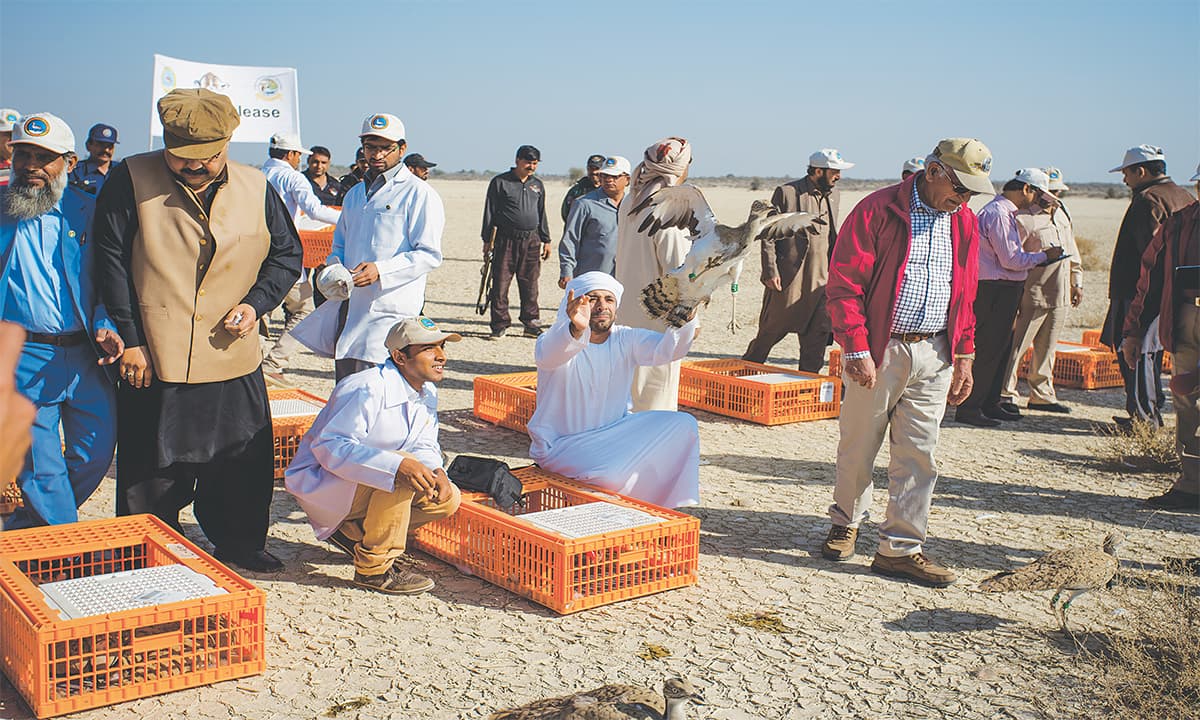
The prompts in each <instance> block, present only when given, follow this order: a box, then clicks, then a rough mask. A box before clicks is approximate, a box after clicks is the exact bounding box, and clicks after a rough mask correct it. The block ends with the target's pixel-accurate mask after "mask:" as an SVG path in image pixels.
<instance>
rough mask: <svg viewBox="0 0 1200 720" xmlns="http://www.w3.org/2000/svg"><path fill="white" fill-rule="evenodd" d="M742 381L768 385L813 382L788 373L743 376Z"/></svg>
mask: <svg viewBox="0 0 1200 720" xmlns="http://www.w3.org/2000/svg"><path fill="white" fill-rule="evenodd" d="M741 379H742V380H753V381H754V382H760V383H767V384H768V385H778V384H779V383H789V382H800V381H802V380H811V379H812V378H806V377H803V376H801V375H790V374H788V373H763V374H762V375H743V376H742V377H741Z"/></svg>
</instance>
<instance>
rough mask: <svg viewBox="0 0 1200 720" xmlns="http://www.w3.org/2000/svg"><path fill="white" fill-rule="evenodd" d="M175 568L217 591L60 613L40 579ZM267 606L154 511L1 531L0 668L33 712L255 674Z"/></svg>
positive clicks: (42, 714) (261, 666) (261, 665)
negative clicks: (79, 613) (64, 616)
mask: <svg viewBox="0 0 1200 720" xmlns="http://www.w3.org/2000/svg"><path fill="white" fill-rule="evenodd" d="M175 565H178V566H183V568H185V569H186V571H191V572H194V573H196V574H198V575H200V576H203V577H205V578H207V580H208V582H209V583H211V586H212V591H213V592H214V593H217V594H211V595H208V596H206V597H195V598H193V599H185V600H179V601H176V602H170V601H162V602H160V603H159V604H155V605H147V606H144V607H134V608H132V609H126V610H118V611H109V612H104V613H103V614H88V615H85V616H82V617H76V618H75V619H70V620H64V619H62V614H60V611H58V610H55V609H53V608H52V607H51V605H50V603H49V602H48V600H47V598H48V597H49V596H48V595H47V594H45V593H44V592H43V590H42V589H41V588H40V586H42V585H44V584H45V583H52V582H57V581H62V580H79V579H83V578H96V579H97V580H98V581H99V580H104V579H112V578H115V577H119V576H114V575H112V574H113V573H122V572H138V571H144V570H145V569H148V568H155V567H162V566H175ZM164 569H165V568H164ZM96 576H105V577H104V578H99V577H96ZM145 590H146V592H151V591H154V590H156V588H155V587H147V588H146V589H145ZM97 602H98V603H99V604H104V602H105V601H104V600H103V599H101V600H99V601H97ZM265 607H266V596H265V595H264V594H263V592H262V591H261V590H259V589H258V588H256V587H254V586H253V585H251V584H250V583H249V582H247V581H246V580H244V579H243V578H242V577H240V576H239V575H237V574H236V573H234V572H233V571H232V570H230V569H229V568H227V567H225V566H224V565H222V564H221V563H219V562H217V561H216V560H214V559H213V558H212V557H210V556H209V555H208V554H206V553H205V552H204V551H203V550H201V549H200V548H198V547H197V546H195V545H193V544H192V543H191V541H189V540H187V539H186V538H184V537H183V536H182V535H180V534H178V533H176V532H175V531H174V530H172V529H171V528H170V527H168V526H167V524H166V523H164V522H163V521H161V520H159V519H158V518H156V517H153V516H151V515H132V516H127V517H119V518H114V519H109V520H94V521H91V522H81V523H72V524H69V525H55V526H53V527H41V528H31V529H28V530H10V531H7V532H3V533H0V669H2V670H3V671H4V674H5V675H6V676H8V679H9V681H10V682H12V684H13V687H15V688H16V689H17V691H18V692H19V693H20V694H21V696H22V697H24V698H25V701H26V702H27V703H29V706H30V707H31V708H33V712H34V714H36V715H37V717H39V718H46V717H53V716H55V715H62V714H65V713H73V712H78V711H80V710H86V709H88V708H95V707H100V706H103V705H111V704H113V703H117V702H122V701H125V700H133V699H136V698H141V697H147V696H150V695H158V694H161V693H165V692H171V691H173V690H179V689H182V688H190V687H196V686H198V685H208V684H210V683H214V682H219V681H221V680H228V679H230V678H239V677H245V676H247V675H256V674H258V673H261V672H262V671H263V670H265V669H266V653H265Z"/></svg>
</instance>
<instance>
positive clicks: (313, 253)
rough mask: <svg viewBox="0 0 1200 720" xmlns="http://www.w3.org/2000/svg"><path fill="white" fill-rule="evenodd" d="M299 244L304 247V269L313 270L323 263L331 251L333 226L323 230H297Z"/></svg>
mask: <svg viewBox="0 0 1200 720" xmlns="http://www.w3.org/2000/svg"><path fill="white" fill-rule="evenodd" d="M298 232H299V233H300V244H301V245H302V246H304V267H306V268H315V267H317V266H318V265H323V264H324V263H325V258H327V257H329V251H330V250H333V226H330V227H329V228H327V229H325V230H299V231H298Z"/></svg>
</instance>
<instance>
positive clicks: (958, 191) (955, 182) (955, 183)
mask: <svg viewBox="0 0 1200 720" xmlns="http://www.w3.org/2000/svg"><path fill="white" fill-rule="evenodd" d="M939 167H941V168H942V172H944V173H945V174H946V179H947V180H949V181H950V189H951V190H952V191H954V194H955V195H971V196H972V197H974V196H975V195H978V194H979V193H977V192H975V191H974V190H972V189H971V188H969V187H967V186H966V185H963V184H962V183H961V182H959V179H958V176H957V175H955V174H954V171H953V170H951V169H950V168H948V167H946V166H945V165H939Z"/></svg>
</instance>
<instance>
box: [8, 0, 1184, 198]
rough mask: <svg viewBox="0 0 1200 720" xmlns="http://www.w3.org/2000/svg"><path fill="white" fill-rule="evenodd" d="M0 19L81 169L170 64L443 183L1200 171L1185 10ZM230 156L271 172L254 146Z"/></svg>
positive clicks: (32, 96)
mask: <svg viewBox="0 0 1200 720" xmlns="http://www.w3.org/2000/svg"><path fill="white" fill-rule="evenodd" d="M362 13H365V14H362ZM46 18H55V19H61V20H63V21H65V22H68V23H71V22H72V21H76V22H78V24H80V25H85V32H84V33H83V34H77V33H72V35H71V37H69V38H68V39H67V40H66V41H65V42H61V43H55V44H47V43H45V42H44V41H43V40H42V38H41V34H40V33H36V32H31V31H30V29H31V28H34V27H38V26H39V25H40V24H44V23H45V19H46ZM0 19H2V20H3V22H0V106H3V107H13V108H16V109H17V110H19V111H22V112H25V113H29V112H35V111H48V112H53V113H55V114H58V115H60V116H61V117H63V118H64V119H65V120H66V121H67V122H68V123H69V124H70V125H71V127H72V129H73V130H74V131H75V133H76V136H77V138H78V140H79V148H78V150H79V152H80V153H83V152H84V149H83V140H84V136H85V134H86V132H87V129H88V127H90V126H91V125H92V124H93V123H96V122H105V123H108V124H111V125H114V126H116V127H117V128H118V130H119V132H120V135H121V139H122V144H121V145H120V146H118V155H119V156H125V155H129V154H134V153H136V152H141V151H142V150H143V148H145V147H146V142H147V140H148V138H149V129H150V117H151V112H152V107H151V89H152V87H153V81H154V78H153V74H154V73H153V56H154V54H155V53H160V54H164V55H170V56H173V57H177V58H184V59H189V60H195V61H200V62H210V63H224V64H236V65H252V66H280V67H294V68H296V69H297V74H298V81H299V105H300V122H301V139H302V141H303V142H304V143H305V144H306V145H307V146H311V145H325V146H327V147H329V148H331V150H332V151H333V154H334V158H333V159H334V161H335V162H337V163H338V164H347V163H346V161H347V160H349V159H350V158H352V157H353V152H354V149H355V146H356V144H357V135H358V130H359V126H360V123H361V121H362V118H363V117H365V116H366V115H368V114H370V113H374V112H390V113H393V114H396V115H398V116H399V117H400V118H401V120H402V121H403V122H404V123H405V126H406V128H407V130H408V134H409V135H410V137H409V138H407V139H408V140H409V143H408V151H409V152H420V153H422V154H424V155H426V156H427V157H429V158H431V159H432V160H433V161H434V162H438V163H440V164H442V165H443V166H450V167H459V168H464V169H470V168H473V167H502V168H506V167H508V166H509V164H510V163H511V158H512V154H513V153H514V151H515V149H516V147H517V146H518V145H521V144H525V143H530V144H533V145H536V146H537V147H539V148H540V149H541V151H542V158H543V163H542V165H543V170H544V171H545V172H546V173H548V174H566V173H567V172H568V170H569V168H572V167H579V166H581V165H582V164H583V163H584V159H585V158H586V157H587V156H588V155H589V154H592V153H595V152H599V153H602V154H606V155H623V156H625V157H628V158H629V159H630V160H631V161H634V162H636V160H637V159H638V158H639V157H640V156H641V154H642V152H643V150H644V149H645V148H646V147H647V146H648V145H650V144H652V143H653V142H656V141H657V140H658V139H660V138H662V137H664V136H668V135H678V136H682V137H686V138H687V139H688V140H689V141H690V142H691V143H692V145H693V147H694V148H695V151H694V158H695V163H694V165H693V168H692V170H693V173H694V174H696V175H697V176H708V177H719V176H722V175H726V174H734V175H739V176H747V177H756V176H757V177H784V176H792V177H799V176H801V175H803V172H804V168H805V166H806V165H807V158H808V155H809V154H810V153H812V152H813V151H814V150H817V149H818V148H822V147H836V148H838V149H840V150H841V151H842V153H843V155H844V156H845V157H846V158H847V159H849V160H850V161H851V162H855V163H857V167H856V168H854V169H852V170H850V171H849V172H848V173H847V175H848V176H854V175H856V174H861V176H862V177H864V178H867V177H872V178H889V177H898V176H899V173H900V168H901V166H902V165H903V163H904V161H905V160H907V159H908V158H909V157H912V156H915V155H921V156H924V155H925V154H926V153H928V152H929V151H930V149H931V148H932V147H933V146H934V144H936V142H937V141H938V140H939V139H940V138H943V137H951V136H961V135H967V136H972V137H978V138H979V139H981V140H983V142H984V143H986V144H987V145H988V146H989V148H990V149H991V150H992V154H993V158H994V163H995V164H994V169H993V176H994V178H996V179H997V180H998V181H999V180H1002V179H1003V178H1005V177H1009V176H1011V174H1012V173H1013V172H1015V171H1016V170H1017V169H1018V168H1021V167H1026V166H1038V167H1042V166H1045V165H1054V166H1056V167H1059V168H1060V169H1062V170H1063V173H1064V176H1065V178H1066V181H1067V183H1068V184H1071V183H1072V182H1095V183H1114V182H1119V181H1120V176H1119V175H1115V174H1109V173H1108V170H1109V169H1110V168H1111V167H1113V166H1115V165H1117V164H1119V163H1120V160H1121V157H1122V155H1123V153H1124V151H1125V149H1126V148H1129V147H1131V146H1134V145H1138V144H1141V143H1150V144H1154V145H1159V146H1161V147H1163V148H1165V150H1166V154H1167V160H1168V169H1169V170H1170V172H1171V173H1172V174H1173V176H1174V177H1175V178H1176V180H1180V179H1181V178H1183V179H1184V180H1185V181H1186V178H1187V177H1190V176H1191V174H1192V173H1193V172H1194V168H1195V167H1196V163H1197V161H1200V127H1198V122H1200V120H1198V119H1200V83H1197V82H1196V76H1195V73H1196V69H1197V68H1198V67H1200V44H1198V43H1197V42H1196V38H1197V37H1200V2H1196V1H1195V0H1148V2H1144V3H1141V4H1137V5H1135V4H1132V3H1129V4H1125V3H1120V4H1117V3H1095V2H1085V1H1084V0H1062V1H1061V2H1055V3H1044V2H1038V1H1036V0H1012V2H1009V3H1006V4H1004V5H1002V6H998V5H991V4H988V5H976V4H968V5H965V6H963V7H955V8H954V9H953V12H947V11H946V10H945V8H944V5H943V4H941V3H936V2H933V1H932V0H906V1H904V2H901V1H900V0H878V1H877V2H872V1H869V0H845V1H844V2H842V3H838V4H830V5H812V4H803V5H799V4H795V3H781V2H768V1H766V0H743V2H740V3H736V4H730V3H725V2H719V1H717V0H695V1H694V2H692V3H688V4H687V5H686V6H681V5H677V4H674V3H661V2H660V3H655V2H645V0H641V1H639V2H632V1H630V0H610V2H608V3H605V4H604V5H603V6H593V5H573V4H562V3H552V2H549V0H510V2H508V3H503V4H496V3H485V2H478V1H475V0H441V1H435V0H406V1H405V2H402V3H399V4H397V5H395V6H393V7H392V9H391V11H390V14H384V13H382V12H381V11H379V10H378V9H376V10H373V11H371V12H366V11H363V10H360V9H352V10H343V9H341V8H337V9H333V10H332V11H331V9H330V7H329V6H328V4H327V3H321V2H314V1H313V0H292V1H291V2H282V1H281V0H265V1H261V2H242V1H235V0H211V1H210V2H209V3H206V4H204V5H203V6H195V5H188V4H180V3H161V2H154V1H153V0H92V1H90V2H84V1H83V0H46V1H44V2H40V3H18V2H16V0H0ZM314 19H316V20H319V22H315V23H314V22H313V20H314ZM1151 19H1152V22H1150V20H1151ZM189 27H195V28H205V32H181V29H186V28H189ZM1136 28H1141V29H1144V30H1145V32H1141V33H1138V32H1134V29H1136ZM231 156H232V157H233V158H234V159H236V160H239V161H242V162H255V161H257V162H261V161H262V159H263V158H265V156H266V145H265V143H263V144H262V145H258V146H257V147H255V146H254V145H249V146H246V145H242V144H239V145H237V146H234V147H233V149H232V152H231ZM1185 171H1186V172H1185Z"/></svg>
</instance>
